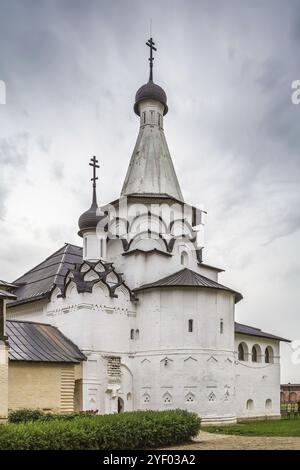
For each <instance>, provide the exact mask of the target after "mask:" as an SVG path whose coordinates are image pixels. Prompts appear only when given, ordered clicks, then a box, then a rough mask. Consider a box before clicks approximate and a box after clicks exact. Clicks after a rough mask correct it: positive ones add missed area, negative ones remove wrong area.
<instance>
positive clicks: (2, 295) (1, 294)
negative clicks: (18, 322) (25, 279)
mask: <svg viewBox="0 0 300 470" xmlns="http://www.w3.org/2000/svg"><path fill="white" fill-rule="evenodd" d="M16 298H17V297H16V296H15V295H14V294H12V293H11V292H8V291H7V290H2V289H0V299H16Z"/></svg>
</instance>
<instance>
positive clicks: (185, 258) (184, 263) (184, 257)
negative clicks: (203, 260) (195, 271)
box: [180, 251, 189, 267]
mask: <svg viewBox="0 0 300 470" xmlns="http://www.w3.org/2000/svg"><path fill="white" fill-rule="evenodd" d="M188 259H189V257H188V254H187V252H186V251H182V252H181V255H180V264H181V265H182V266H184V267H186V266H187V265H188Z"/></svg>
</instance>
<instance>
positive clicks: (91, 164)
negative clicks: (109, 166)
mask: <svg viewBox="0 0 300 470" xmlns="http://www.w3.org/2000/svg"><path fill="white" fill-rule="evenodd" d="M91 162H92V163H89V165H90V166H92V167H93V178H91V181H93V188H96V181H97V179H98V176H96V168H100V167H99V165H97V163H98V160H97V158H96V157H95V155H94V156H93V158H91Z"/></svg>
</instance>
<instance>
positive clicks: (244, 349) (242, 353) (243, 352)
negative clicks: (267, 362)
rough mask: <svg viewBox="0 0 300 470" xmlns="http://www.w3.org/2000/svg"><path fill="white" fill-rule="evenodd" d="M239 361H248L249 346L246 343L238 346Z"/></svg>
mask: <svg viewBox="0 0 300 470" xmlns="http://www.w3.org/2000/svg"><path fill="white" fill-rule="evenodd" d="M238 360H239V361H248V346H247V344H246V343H245V342H244V341H242V342H241V343H240V344H239V345H238Z"/></svg>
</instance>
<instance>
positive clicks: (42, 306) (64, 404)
mask: <svg viewBox="0 0 300 470" xmlns="http://www.w3.org/2000/svg"><path fill="white" fill-rule="evenodd" d="M147 45H148V46H149V48H150V59H149V63H150V75H149V80H148V82H147V83H146V84H145V85H143V86H141V88H139V90H138V91H137V93H136V96H135V102H134V112H135V114H136V115H137V117H138V119H139V132H138V136H137V141H136V144H135V147H134V150H133V154H132V156H131V160H130V163H129V167H128V170H127V174H126V177H125V180H124V184H123V187H122V190H121V193H120V196H119V197H118V198H117V199H116V200H114V201H112V202H111V203H109V204H106V205H105V204H101V205H100V206H99V205H98V201H97V187H96V183H97V174H96V172H97V168H98V160H97V159H96V157H93V158H92V159H91V163H90V165H91V167H92V171H93V177H92V182H93V186H92V203H91V207H90V208H89V209H88V210H86V211H85V212H83V213H82V214H81V215H80V217H79V222H78V225H79V232H78V235H79V237H80V244H79V245H80V246H74V245H72V244H65V245H64V246H62V247H60V248H59V249H58V250H57V251H55V253H52V254H51V255H50V256H49V257H48V258H47V259H46V260H44V261H42V262H41V263H40V264H39V265H38V266H35V267H34V268H32V269H31V270H30V271H28V272H27V273H25V274H24V275H23V276H21V277H20V278H19V279H16V280H15V281H14V282H13V284H9V283H4V281H3V282H2V281H1V282H0V307H1V310H0V418H1V416H2V418H5V415H6V414H7V410H9V409H17V408H24V407H31V408H40V409H43V410H47V411H56V412H71V411H73V410H75V411H79V410H97V412H98V413H100V414H104V413H118V412H123V411H131V410H146V409H152V410H165V409H171V408H181V409H187V410H189V411H193V412H196V413H197V414H199V415H200V416H201V417H202V420H203V424H210V423H235V422H236V421H237V419H239V418H243V419H244V418H257V417H265V416H268V417H279V416H280V341H287V340H285V339H283V338H280V337H278V336H275V335H273V334H270V333H266V332H264V331H261V330H260V329H258V328H254V327H251V326H248V325H244V324H240V323H236V322H235V306H236V304H238V303H239V302H240V301H241V300H242V295H241V294H240V293H239V292H237V291H236V290H235V289H233V288H231V287H228V286H225V285H223V284H222V283H220V282H219V276H220V274H221V273H222V272H223V270H222V269H219V268H217V267H215V266H211V265H209V264H207V263H205V261H204V259H203V251H204V250H203V246H202V243H201V230H202V215H203V211H202V210H200V209H199V208H197V207H194V206H192V205H190V204H188V203H186V202H185V200H184V196H183V194H182V192H181V188H180V184H179V181H178V178H177V175H176V172H175V169H174V166H173V162H172V159H171V155H170V153H169V149H168V145H167V141H166V137H165V131H164V125H165V119H166V116H167V113H168V104H167V95H166V93H165V91H164V90H163V89H162V88H161V87H160V86H159V85H157V84H156V83H155V82H154V79H153V60H154V58H153V51H156V48H155V44H154V42H153V40H152V38H150V40H149V41H148V42H147ZM194 171H197V169H194ZM1 325H2V326H1ZM3 397H4V398H3ZM5 397H6V398H5Z"/></svg>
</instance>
